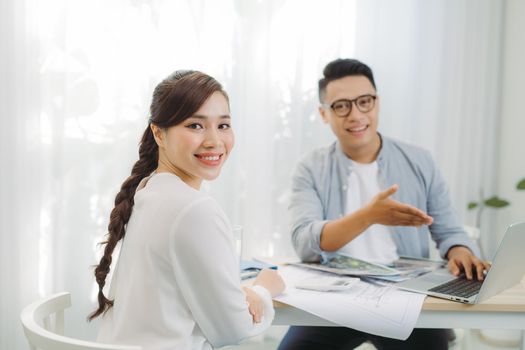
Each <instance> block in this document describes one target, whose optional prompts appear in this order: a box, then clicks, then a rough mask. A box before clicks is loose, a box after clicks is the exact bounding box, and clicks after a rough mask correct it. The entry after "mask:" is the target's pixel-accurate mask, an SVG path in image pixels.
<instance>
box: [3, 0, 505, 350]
mask: <svg viewBox="0 0 525 350" xmlns="http://www.w3.org/2000/svg"><path fill="white" fill-rule="evenodd" d="M501 6H502V5H501V2H495V1H490V0H483V1H474V0H462V1H438V0H434V1H424V2H423V1H416V0H412V1H408V0H407V1H387V0H384V1H370V0H367V1H344V0H329V1H326V0H323V1H298V0H297V1H292V0H289V1H284V0H280V1H278V0H273V1H255V0H250V1H246V0H229V1H227V0H225V1H215V0H201V1H190V0H186V1H182V0H180V1H167V0H164V1H160V0H159V1H146V0H131V1H123V0H119V1H109V2H108V1H100V0H90V1H83V0H82V1H81V0H79V1H73V2H72V1H67V0H54V1H51V0H50V1H45V2H42V1H36V0H25V1H15V0H3V1H1V2H0V28H1V30H0V44H1V46H0V47H1V48H2V50H1V52H0V72H1V75H0V77H1V83H0V84H1V85H0V116H1V119H0V146H1V148H0V159H1V162H2V165H1V166H0V174H1V178H0V252H1V254H0V262H1V266H0V269H1V279H0V281H1V282H0V283H1V286H0V287H1V288H0V296H1V298H0V310H2V313H1V315H0V348H2V349H23V348H27V345H26V343H25V340H24V338H23V335H22V331H21V327H20V324H19V322H18V315H19V313H20V310H21V309H22V307H23V306H24V305H26V304H28V303H29V302H30V301H32V300H35V299H37V298H39V297H41V296H44V295H48V294H51V293H53V292H57V291H62V290H67V291H70V292H71V293H72V295H73V310H72V311H71V312H69V313H68V315H67V317H68V319H69V322H68V326H67V327H68V328H67V331H68V333H69V334H71V335H74V336H79V337H84V338H90V337H92V336H93V334H94V329H95V327H92V326H89V327H88V326H86V324H85V322H84V321H85V317H86V315H87V314H88V313H89V311H91V310H92V308H93V306H94V293H95V287H94V281H93V279H92V277H91V269H90V265H93V264H95V263H96V261H97V258H98V250H97V246H96V244H97V242H99V241H101V239H102V238H103V235H104V234H105V232H106V226H107V222H108V215H109V212H110V210H111V209H112V202H113V199H114V196H115V194H116V192H117V190H118V188H119V186H120V184H121V183H122V181H123V180H124V179H125V178H126V176H127V175H128V174H129V171H130V169H131V165H132V163H133V162H134V161H135V160H136V157H137V143H138V140H139V137H140V134H141V132H142V131H143V129H144V128H145V126H146V119H147V117H148V107H149V101H150V97H151V93H152V89H153V87H154V86H155V84H156V83H157V82H158V81H160V80H161V79H162V78H163V77H165V76H166V75H167V74H169V73H170V72H172V71H173V70H176V69H182V68H191V69H198V70H202V71H204V72H206V73H209V74H211V75H213V76H215V77H216V78H217V79H218V80H219V81H221V82H222V83H223V84H224V86H225V88H226V90H227V91H228V92H229V94H230V99H231V108H232V115H233V126H234V130H235V132H236V136H237V143H236V148H235V149H234V153H233V156H232V158H231V159H230V161H229V163H228V164H227V165H226V167H225V169H224V171H223V174H222V176H221V178H220V179H219V180H217V181H215V182H212V183H208V184H206V185H205V186H204V187H205V189H204V190H207V191H209V192H210V193H211V194H212V195H213V196H215V197H216V198H217V199H218V200H219V201H220V202H221V203H222V204H223V206H224V208H225V210H226V212H227V213H228V215H229V216H230V218H231V220H232V222H233V223H235V224H241V225H243V226H244V243H243V245H244V247H243V249H244V254H245V255H247V256H248V255H272V256H284V255H290V254H293V249H292V248H291V244H290V237H289V233H288V229H287V213H286V208H287V202H288V188H289V179H290V175H291V173H292V171H293V167H294V165H295V163H296V162H297V161H298V159H299V158H300V157H301V156H302V155H304V154H305V153H306V152H308V151H309V150H311V149H313V148H315V147H318V146H320V145H325V144H327V143H329V142H331V141H332V140H333V136H332V135H331V133H330V131H329V129H328V128H327V127H326V126H324V125H323V124H322V123H321V121H320V119H319V117H318V115H317V105H318V102H317V90H316V86H317V80H318V79H319V77H320V75H321V71H322V68H323V67H324V65H325V64H326V63H327V62H328V61H330V60H332V59H334V58H337V57H356V58H358V59H361V60H363V61H364V62H366V63H368V64H369V65H370V66H371V67H372V69H373V70H374V72H375V74H376V83H377V85H378V89H379V94H380V95H381V97H382V106H381V107H382V108H381V114H380V131H381V132H383V133H384V134H386V135H390V136H393V137H396V138H399V139H404V140H407V141H410V142H413V143H415V144H419V145H421V146H424V147H426V148H427V149H429V150H430V151H432V153H433V154H434V156H435V157H436V160H437V161H438V163H439V165H440V166H441V168H442V170H443V173H444V174H445V177H446V179H447V180H448V182H449V185H450V189H451V194H452V197H453V199H454V202H455V203H456V205H457V207H458V209H459V211H460V213H461V215H462V217H463V219H464V220H465V222H469V221H470V220H472V218H470V216H469V215H467V213H466V211H465V209H464V208H465V207H466V203H467V201H469V200H472V199H476V197H477V194H478V191H479V188H480V187H484V188H485V191H486V192H488V193H490V191H491V190H492V189H493V188H494V183H493V182H492V180H491V179H493V178H494V176H493V175H494V171H493V169H494V164H495V159H494V154H495V152H496V151H497V149H496V146H497V140H496V135H497V126H498V113H497V111H498V107H499V106H498V101H499V99H498V91H499V89H498V88H499V78H498V73H499V64H500V45H501V42H500V41H501V40H500V35H501V18H500V17H501V15H502V8H501Z"/></svg>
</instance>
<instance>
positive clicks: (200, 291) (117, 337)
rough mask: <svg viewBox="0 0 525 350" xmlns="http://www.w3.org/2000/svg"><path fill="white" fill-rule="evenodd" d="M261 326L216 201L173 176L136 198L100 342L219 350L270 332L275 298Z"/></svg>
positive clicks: (266, 296) (149, 182)
mask: <svg viewBox="0 0 525 350" xmlns="http://www.w3.org/2000/svg"><path fill="white" fill-rule="evenodd" d="M253 290H254V291H255V292H256V293H257V294H258V295H259V296H261V298H262V299H263V302H264V317H263V319H262V322H261V323H260V324H257V325H254V324H253V323H252V316H251V315H250V313H249V311H248V304H247V302H246V297H245V295H244V293H243V291H242V290H241V283H240V277H239V259H238V258H237V257H236V254H235V251H234V246H233V237H232V230H231V225H230V223H229V221H228V219H227V217H226V215H225V214H224V213H223V211H222V210H221V209H220V207H219V206H218V205H217V203H216V202H215V201H214V200H213V199H212V198H211V197H209V196H207V195H205V194H203V193H201V192H199V191H197V190H195V189H193V188H192V187H190V186H188V185H187V184H186V183H184V182H183V181H182V180H181V179H180V178H178V177H177V176H175V175H173V174H170V173H159V174H154V175H152V176H151V177H149V178H146V179H144V180H143V181H142V182H141V183H140V185H139V187H138V189H137V192H136V194H135V205H134V206H133V213H132V215H131V218H130V220H129V222H128V224H127V228H126V235H125V237H124V240H123V244H122V248H121V251H120V256H119V258H118V262H117V266H116V268H115V272H114V274H113V279H112V282H111V287H110V293H109V299H112V300H114V306H113V307H112V308H111V309H110V310H109V311H108V312H107V313H106V314H105V315H104V316H103V317H102V321H101V327H100V331H99V335H98V341H99V342H103V343H112V344H130V345H141V346H142V347H143V349H150V350H153V349H155V350H160V349H163V350H164V349H170V350H175V349H177V350H178V349H181V350H182V349H184V350H186V349H199V350H202V349H211V348H212V347H221V346H224V345H228V344H236V343H238V342H240V341H241V340H243V339H244V338H247V337H250V336H253V335H256V334H259V333H261V332H263V331H264V330H265V329H267V328H268V327H269V326H270V324H271V322H272V320H273V317H274V309H273V306H272V300H271V296H270V293H269V292H268V290H266V289H265V288H263V287H260V286H256V287H253Z"/></svg>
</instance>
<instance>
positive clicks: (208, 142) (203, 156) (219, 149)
mask: <svg viewBox="0 0 525 350" xmlns="http://www.w3.org/2000/svg"><path fill="white" fill-rule="evenodd" d="M229 114H230V107H229V105H228V99H227V96H226V94H224V93H223V92H222V91H216V92H214V93H213V94H212V95H211V96H210V97H209V98H208V99H207V100H206V102H205V103H204V104H203V105H202V106H201V108H199V110H198V111H197V112H195V114H194V115H192V116H191V117H189V118H188V119H186V120H185V121H184V122H182V123H181V124H178V125H175V126H173V127H171V128H169V129H162V128H160V127H158V126H157V125H156V124H155V123H152V124H151V129H152V131H153V135H154V136H155V141H156V142H157V144H158V145H159V166H158V168H157V172H172V173H174V174H177V175H178V176H179V177H180V178H181V179H182V180H183V181H184V182H186V183H188V184H190V185H191V186H192V187H194V188H196V189H198V188H200V185H201V182H202V180H214V179H215V178H216V177H217V176H219V173H220V170H221V167H222V165H223V164H224V162H225V161H226V159H228V155H229V154H230V152H231V150H232V148H233V144H234V134H233V131H232V128H231V125H230V119H231V118H230V115H229Z"/></svg>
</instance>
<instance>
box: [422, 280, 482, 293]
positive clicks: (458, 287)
mask: <svg viewBox="0 0 525 350" xmlns="http://www.w3.org/2000/svg"><path fill="white" fill-rule="evenodd" d="M482 284H483V281H478V280H477V279H471V280H468V279H467V278H466V277H465V276H461V277H458V278H456V279H455V280H452V281H449V282H446V283H443V284H440V285H439V286H436V287H434V288H431V289H429V291H431V292H436V293H442V294H449V295H454V296H458V297H463V298H469V297H471V296H473V295H475V294H477V293H478V292H479V290H480V288H481V285H482Z"/></svg>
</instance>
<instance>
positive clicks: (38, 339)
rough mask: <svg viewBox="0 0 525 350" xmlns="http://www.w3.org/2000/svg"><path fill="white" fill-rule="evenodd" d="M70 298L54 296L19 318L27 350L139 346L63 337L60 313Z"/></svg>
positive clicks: (116, 349)
mask: <svg viewBox="0 0 525 350" xmlns="http://www.w3.org/2000/svg"><path fill="white" fill-rule="evenodd" d="M70 306H71V295H70V294H69V293H67V292H64V293H58V294H55V295H52V296H50V297H47V298H45V299H42V300H39V301H37V302H34V303H33V304H31V305H29V306H27V307H26V308H24V310H23V311H22V314H21V316H20V318H21V320H22V326H23V327H24V333H25V335H26V338H27V340H28V342H29V346H30V347H31V350H36V349H42V350H140V349H141V347H140V346H129V345H125V346H124V345H109V344H101V343H95V342H90V341H85V340H79V339H73V338H69V337H66V336H64V310H65V309H67V308H68V307H70Z"/></svg>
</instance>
